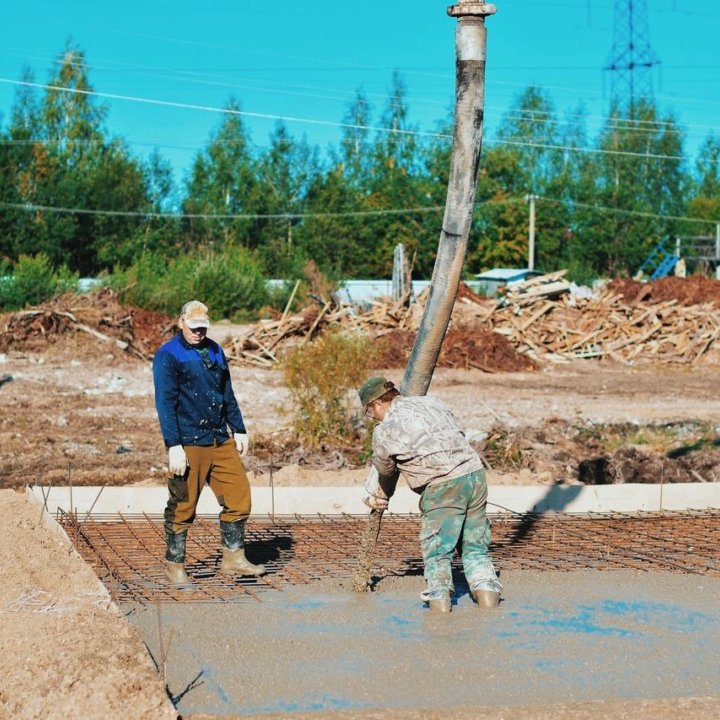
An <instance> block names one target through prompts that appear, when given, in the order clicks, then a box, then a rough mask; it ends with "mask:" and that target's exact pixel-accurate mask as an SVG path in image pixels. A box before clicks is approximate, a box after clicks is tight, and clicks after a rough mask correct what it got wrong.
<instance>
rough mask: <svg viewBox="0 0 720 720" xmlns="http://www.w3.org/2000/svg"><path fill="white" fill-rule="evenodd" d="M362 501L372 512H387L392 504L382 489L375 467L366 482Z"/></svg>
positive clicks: (371, 469)
mask: <svg viewBox="0 0 720 720" xmlns="http://www.w3.org/2000/svg"><path fill="white" fill-rule="evenodd" d="M362 501H363V502H364V503H365V504H366V505H367V506H368V507H369V508H370V509H371V510H387V509H388V505H389V504H390V499H389V498H388V496H387V495H386V494H385V491H384V490H383V489H382V488H381V487H380V482H379V477H378V471H377V470H376V468H375V466H373V467H371V468H370V472H369V473H368V476H367V480H366V481H365V489H364V491H363V496H362Z"/></svg>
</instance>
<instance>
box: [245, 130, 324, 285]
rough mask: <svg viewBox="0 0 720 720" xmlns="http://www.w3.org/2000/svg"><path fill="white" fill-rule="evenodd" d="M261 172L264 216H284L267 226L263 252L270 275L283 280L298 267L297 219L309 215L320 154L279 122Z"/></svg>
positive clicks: (262, 239) (260, 241) (261, 160)
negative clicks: (308, 202)
mask: <svg viewBox="0 0 720 720" xmlns="http://www.w3.org/2000/svg"><path fill="white" fill-rule="evenodd" d="M257 168H258V180H259V183H260V188H261V197H262V200H263V204H262V212H263V214H265V215H273V216H280V217H276V218H272V219H269V220H268V221H267V222H266V223H264V225H263V229H262V234H261V236H260V237H259V238H258V244H259V249H260V253H261V256H262V257H263V258H264V260H265V265H266V267H267V268H268V271H269V272H270V273H271V274H274V275H281V276H282V275H285V274H286V273H287V272H289V271H290V272H292V269H293V268H294V267H295V266H296V264H297V258H298V253H297V252H296V251H295V245H296V243H297V238H296V237H295V238H294V235H297V230H298V228H299V226H300V225H301V223H302V220H301V219H300V218H298V217H293V216H295V215H299V214H302V213H303V212H304V211H305V203H306V197H307V193H308V190H309V187H310V184H311V183H312V181H313V179H314V178H315V177H316V175H317V174H318V172H319V159H318V152H317V149H316V148H314V147H312V146H310V145H309V143H308V142H307V139H306V138H304V137H303V138H301V139H300V140H296V139H295V138H293V137H292V136H291V135H290V133H289V132H288V129H287V126H286V125H285V123H282V122H279V123H277V125H276V126H275V129H274V130H273V132H272V134H271V136H270V147H269V148H268V150H267V152H265V153H263V154H262V155H261V156H260V158H259V161H258V164H257ZM283 216H285V217H283Z"/></svg>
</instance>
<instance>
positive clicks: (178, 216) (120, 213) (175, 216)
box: [0, 195, 720, 225]
mask: <svg viewBox="0 0 720 720" xmlns="http://www.w3.org/2000/svg"><path fill="white" fill-rule="evenodd" d="M535 197H536V199H537V200H541V201H545V202H549V203H553V204H556V205H569V206H571V207H572V208H584V209H587V210H595V211H598V212H606V213H616V214H621V215H633V216H637V217H645V218H652V219H656V220H677V221H682V222H691V223H699V224H705V225H717V224H718V223H720V219H718V220H705V219H702V218H693V217H688V216H682V215H660V214H658V213H650V212H642V211H640V210H624V209H622V208H611V207H606V206H604V205H593V204H591V203H582V202H575V201H573V200H560V199H558V198H552V197H547V196H543V195H536V196H535ZM524 202H525V198H524V197H522V198H520V197H516V198H504V199H502V200H484V201H479V202H477V203H476V204H475V209H476V210H478V209H480V210H481V209H482V208H483V207H485V206H488V205H512V204H516V203H524ZM0 208H4V209H8V210H23V211H27V212H37V211H41V212H53V213H60V214H73V215H102V216H109V217H141V218H147V219H161V220H182V219H197V220H292V219H296V220H303V219H308V218H343V217H376V216H387V215H411V214H424V213H432V212H439V211H441V210H444V209H445V207H444V206H443V205H431V206H426V207H417V208H401V209H395V210H391V209H388V210H357V211H347V212H336V213H272V214H258V213H228V214H210V213H158V212H137V211H131V210H127V211H125V210H92V209H87V208H68V207H55V206H51V205H36V204H34V203H24V204H23V203H6V202H0Z"/></svg>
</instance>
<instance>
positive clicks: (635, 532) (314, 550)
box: [58, 510, 720, 603]
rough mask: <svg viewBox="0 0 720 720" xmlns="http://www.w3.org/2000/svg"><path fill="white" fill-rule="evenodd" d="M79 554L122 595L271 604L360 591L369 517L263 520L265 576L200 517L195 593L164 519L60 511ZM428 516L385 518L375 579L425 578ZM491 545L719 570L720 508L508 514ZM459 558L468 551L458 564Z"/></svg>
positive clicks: (526, 566)
mask: <svg viewBox="0 0 720 720" xmlns="http://www.w3.org/2000/svg"><path fill="white" fill-rule="evenodd" d="M58 520H59V522H60V523H61V525H62V526H63V527H64V528H65V530H66V532H67V534H68V536H69V537H70V538H71V540H72V541H73V543H74V545H75V547H76V549H77V550H78V552H79V553H80V555H81V556H82V557H83V558H84V559H85V560H86V561H87V562H88V563H89V564H90V565H91V566H92V567H93V568H94V570H95V572H96V573H97V575H98V577H99V578H100V579H101V580H102V582H103V583H104V584H105V586H106V587H107V588H108V590H109V591H110V594H111V595H112V597H113V599H114V600H115V601H116V602H142V603H158V602H243V601H260V600H261V598H262V595H263V593H264V592H267V591H268V590H273V589H274V590H283V589H287V588H289V587H292V586H296V585H305V584H309V583H316V582H321V581H323V582H327V581H333V582H335V583H337V584H338V585H339V586H340V587H347V588H348V589H349V588H350V581H351V578H352V574H353V570H354V569H355V566H356V564H357V561H358V546H359V540H360V536H361V534H362V532H363V529H364V527H365V525H366V518H365V517H363V516H356V515H313V516H308V515H303V516H299V515H296V516H282V517H281V516H274V517H266V516H254V517H252V518H251V520H250V522H249V524H248V531H247V548H246V550H247V554H248V557H249V558H250V559H251V560H252V561H253V562H262V563H265V564H266V566H267V568H268V572H267V575H265V576H263V577H261V578H231V577H226V576H223V575H220V574H218V572H217V569H218V566H219V564H220V554H221V551H220V535H219V530H218V527H217V521H216V520H215V519H209V518H198V519H197V520H196V521H195V523H194V524H193V526H192V528H191V530H190V534H189V538H188V547H187V552H188V555H187V570H188V573H189V575H190V576H191V577H192V578H193V579H194V581H195V588H194V589H192V590H178V589H176V588H173V587H172V586H170V585H168V584H167V583H166V582H165V579H164V556H165V540H164V531H163V519H162V517H161V516H159V515H147V514H143V515H122V514H119V513H118V514H117V515H107V516H106V515H96V516H91V517H87V518H80V517H78V516H77V515H74V514H69V513H65V512H62V511H60V513H59V517H58ZM419 523H420V519H419V516H418V515H393V514H390V515H386V517H385V519H384V521H383V525H382V530H381V532H380V537H379V538H378V545H377V548H376V552H375V559H374V565H373V568H372V576H373V582H374V583H377V582H379V581H381V580H382V579H383V578H386V577H389V576H405V575H421V574H422V558H421V556H420V546H419V542H418V533H419ZM492 523H493V528H492V544H491V551H492V555H493V559H494V561H495V564H496V566H497V567H498V569H499V571H500V573H502V571H503V570H535V571H548V570H554V571H570V570H618V569H631V570H641V571H665V572H681V573H694V574H703V575H720V511H718V510H707V511H695V512H682V513H680V512H661V513H633V514H624V513H622V514H621V513H609V514H589V515H588V514H582V515H572V514H566V513H541V514H530V513H529V514H522V515H520V514H510V513H507V514H498V515H494V516H493V519H492ZM455 564H456V565H457V566H458V567H460V565H459V558H456V559H455Z"/></svg>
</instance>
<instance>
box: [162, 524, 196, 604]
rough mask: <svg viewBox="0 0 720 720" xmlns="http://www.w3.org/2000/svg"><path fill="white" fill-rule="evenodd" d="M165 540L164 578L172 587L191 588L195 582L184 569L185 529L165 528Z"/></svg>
mask: <svg viewBox="0 0 720 720" xmlns="http://www.w3.org/2000/svg"><path fill="white" fill-rule="evenodd" d="M165 542H166V543H167V552H166V553H165V560H166V561H167V562H166V563H165V578H166V579H167V581H168V582H169V583H170V584H171V585H173V586H174V587H177V588H180V589H181V590H191V589H192V588H194V587H195V584H194V583H193V582H192V581H191V580H190V578H189V577H188V574H187V572H186V571H185V543H186V542H187V530H186V531H185V532H179V533H174V532H172V530H169V529H168V528H165Z"/></svg>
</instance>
